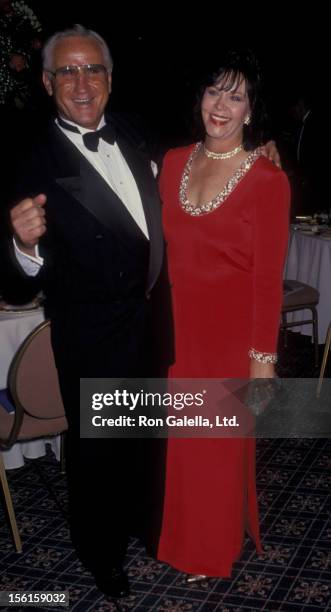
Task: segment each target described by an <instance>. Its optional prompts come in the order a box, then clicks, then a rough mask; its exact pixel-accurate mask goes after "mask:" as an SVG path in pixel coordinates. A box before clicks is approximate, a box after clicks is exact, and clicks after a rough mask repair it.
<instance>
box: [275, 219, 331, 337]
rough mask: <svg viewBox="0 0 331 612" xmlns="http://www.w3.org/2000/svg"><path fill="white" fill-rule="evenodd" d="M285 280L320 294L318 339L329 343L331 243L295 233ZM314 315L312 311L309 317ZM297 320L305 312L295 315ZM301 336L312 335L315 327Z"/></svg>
mask: <svg viewBox="0 0 331 612" xmlns="http://www.w3.org/2000/svg"><path fill="white" fill-rule="evenodd" d="M285 278H288V279H291V280H298V281H301V282H303V283H307V284H308V285H311V286H312V287H315V288H316V289H318V290H319V292H320V301H319V305H318V307H317V311H318V339H319V342H320V343H324V342H325V337H326V333H327V330H328V326H329V323H330V321H331V240H330V239H328V238H323V236H322V235H321V236H316V235H311V234H303V233H302V232H300V231H298V230H297V231H295V230H292V231H291V236H290V244H289V249H288V255H287V261H286V267H285ZM305 314H306V315H307V316H309V315H310V312H309V311H306V313H305ZM293 317H294V319H293V320H299V319H300V318H302V312H300V313H293ZM301 333H303V334H306V335H312V326H311V325H304V326H302V327H301Z"/></svg>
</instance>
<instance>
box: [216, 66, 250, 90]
mask: <svg viewBox="0 0 331 612" xmlns="http://www.w3.org/2000/svg"><path fill="white" fill-rule="evenodd" d="M214 87H217V89H219V90H220V91H240V92H241V93H242V94H246V93H247V84H246V79H245V77H244V76H243V75H242V74H241V72H234V71H233V70H229V71H226V72H225V71H224V72H223V73H222V74H220V75H218V76H217V78H216V79H215V81H214Z"/></svg>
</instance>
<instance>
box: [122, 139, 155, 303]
mask: <svg viewBox="0 0 331 612" xmlns="http://www.w3.org/2000/svg"><path fill="white" fill-rule="evenodd" d="M116 141H117V144H118V146H119V148H120V150H121V152H122V154H123V156H124V158H125V160H126V162H127V164H128V166H129V168H130V170H131V172H132V174H133V176H134V179H135V181H136V184H137V187H138V190H139V193H140V197H141V201H142V205H143V209H144V213H145V218H146V223H147V228H148V233H149V240H150V259H149V270H148V278H147V291H149V290H150V289H151V288H152V287H153V285H154V284H155V282H156V279H157V277H158V275H159V272H160V268H161V265H162V259H163V233H162V220H161V207H160V201H159V196H158V192H157V188H156V185H155V181H154V179H153V177H152V171H151V168H150V166H149V163H150V162H149V160H147V159H146V158H145V157H144V156H143V154H141V153H138V154H137V153H136V151H135V149H134V148H133V147H132V146H131V145H130V144H129V143H128V142H127V140H126V139H124V138H122V137H121V135H120V133H118V132H117V137H116Z"/></svg>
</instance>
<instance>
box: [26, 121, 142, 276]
mask: <svg viewBox="0 0 331 612" xmlns="http://www.w3.org/2000/svg"><path fill="white" fill-rule="evenodd" d="M63 120H64V121H65V122H66V123H69V124H70V125H73V126H74V127H76V128H78V130H79V132H80V133H79V134H78V133H76V132H71V131H69V130H66V129H64V128H62V127H61V126H60V125H59V124H58V122H57V120H55V123H56V124H57V127H58V129H59V130H61V132H63V134H64V135H65V136H66V138H69V140H71V142H72V143H73V144H74V145H75V147H77V149H78V150H79V151H80V152H81V153H82V155H84V157H85V158H86V159H87V161H88V162H90V164H91V165H92V166H93V167H94V168H95V170H96V171H97V172H98V173H99V174H100V175H101V176H102V178H103V179H104V180H105V181H106V183H107V184H108V185H109V186H110V187H111V189H112V190H113V191H114V192H115V193H116V195H117V196H118V197H119V198H120V200H121V201H122V203H123V205H124V206H125V207H126V209H127V210H128V212H129V213H130V215H131V217H132V218H133V219H134V221H135V222H136V224H137V225H138V227H139V228H140V229H141V231H142V232H143V234H144V235H145V236H146V238H147V239H149V235H148V229H147V223H146V218H145V213H144V209H143V205H142V202H141V197H140V193H139V190H138V188H137V185H136V182H135V180H134V177H133V175H132V172H131V170H130V168H129V166H128V164H127V163H126V160H125V159H124V157H123V155H122V153H121V151H120V149H119V147H118V145H117V144H116V142H115V143H114V144H109V143H108V142H105V141H104V140H103V139H102V138H100V140H99V144H98V150H97V151H95V152H94V151H90V150H89V149H87V148H86V147H85V145H84V142H83V139H82V135H83V134H86V132H90V131H91V130H87V129H85V128H83V127H81V126H80V125H77V124H76V123H73V122H72V121H69V120H68V119H65V118H64V117H63ZM105 123H106V122H105V118H104V117H102V119H101V121H100V123H99V125H98V128H97V129H100V128H102V127H103V126H104V125H105ZM46 195H47V194H46ZM14 246H15V253H16V257H17V259H18V261H19V263H20V264H21V266H22V267H23V269H24V271H25V272H26V274H29V275H30V276H35V275H36V274H37V273H38V271H39V269H40V266H41V265H42V264H43V258H42V257H40V256H39V252H38V247H36V252H35V256H34V257H33V256H31V255H26V254H25V253H23V252H22V251H21V250H20V249H19V248H18V247H17V245H16V243H15V240H14Z"/></svg>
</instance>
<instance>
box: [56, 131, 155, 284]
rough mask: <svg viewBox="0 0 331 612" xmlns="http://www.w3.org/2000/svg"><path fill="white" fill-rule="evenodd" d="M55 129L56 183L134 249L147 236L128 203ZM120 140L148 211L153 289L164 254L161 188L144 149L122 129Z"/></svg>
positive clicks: (149, 279)
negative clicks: (155, 179) (135, 143)
mask: <svg viewBox="0 0 331 612" xmlns="http://www.w3.org/2000/svg"><path fill="white" fill-rule="evenodd" d="M52 132H53V133H52V140H53V145H54V156H52V157H55V158H56V163H54V168H55V175H56V176H55V181H56V183H57V184H58V185H59V186H60V187H61V188H63V189H64V190H65V191H66V192H67V193H68V194H69V195H70V196H71V197H73V198H75V200H77V201H78V202H79V203H80V204H81V205H82V206H84V208H86V209H87V210H88V211H89V212H90V213H91V214H92V215H94V217H95V218H97V219H98V221H100V223H102V224H103V225H104V226H106V227H107V228H108V230H110V231H111V232H112V233H113V234H114V235H116V238H117V239H118V240H120V241H121V242H122V243H123V244H124V245H125V247H126V248H127V249H128V250H134V248H135V244H136V241H137V239H138V240H139V239H140V240H141V239H142V240H146V237H145V236H144V234H143V232H142V231H141V229H140V228H139V226H138V225H137V223H136V222H135V220H134V219H133V217H132V216H131V215H130V213H129V212H128V210H127V208H126V206H125V205H124V204H123V202H122V201H121V200H120V199H119V197H118V196H117V195H116V193H115V192H114V191H113V190H112V189H111V187H110V186H109V185H108V183H107V182H106V181H105V180H104V179H103V178H102V176H101V175H100V174H99V173H98V172H97V171H96V170H95V168H94V167H93V166H92V165H91V164H90V163H89V162H88V161H87V159H86V158H85V157H84V155H82V154H81V153H80V151H79V150H78V149H77V148H76V147H75V145H73V144H72V143H71V142H70V140H69V139H68V138H67V137H66V136H65V135H64V134H63V133H62V132H61V130H60V129H59V128H57V126H55V125H54V126H53V129H52ZM116 141H117V144H118V146H119V148H120V150H121V152H122V154H123V156H124V158H125V160H126V162H127V164H128V166H129V168H130V170H131V172H132V174H133V177H134V179H135V181H136V184H137V187H138V190H139V193H140V197H141V201H142V205H143V209H144V213H145V218H146V223H147V228H148V233H149V239H150V260H149V269H148V277H147V287H146V288H147V291H150V289H151V288H152V287H153V285H154V284H155V282H156V279H157V277H158V275H159V272H160V268H161V264H162V258H163V235H162V229H161V212H160V205H159V198H158V193H157V188H156V185H155V182H154V180H153V177H152V175H151V170H150V168H149V162H148V160H147V159H146V158H145V157H144V156H143V155H142V154H141V153H137V152H136V151H135V149H134V148H133V146H132V145H131V144H129V143H128V142H127V140H126V139H125V138H123V137H122V136H121V134H120V133H119V132H117V137H116ZM53 172H54V169H53Z"/></svg>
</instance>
